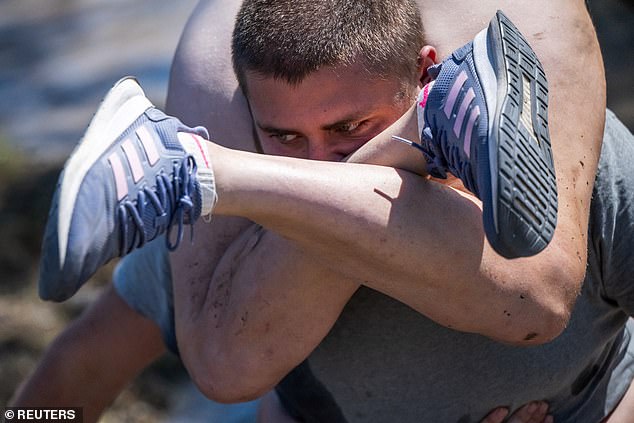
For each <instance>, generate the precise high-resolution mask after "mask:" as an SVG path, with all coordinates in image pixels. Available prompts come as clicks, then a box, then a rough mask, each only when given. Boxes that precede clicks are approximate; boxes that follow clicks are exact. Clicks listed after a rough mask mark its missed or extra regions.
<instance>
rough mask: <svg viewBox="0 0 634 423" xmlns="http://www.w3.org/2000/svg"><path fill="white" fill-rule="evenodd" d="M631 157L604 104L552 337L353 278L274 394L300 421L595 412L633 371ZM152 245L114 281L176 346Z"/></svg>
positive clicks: (565, 417) (633, 149) (583, 415)
mask: <svg viewBox="0 0 634 423" xmlns="http://www.w3.org/2000/svg"><path fill="white" fill-rule="evenodd" d="M631 157H634V137H633V136H632V134H631V133H629V131H628V130H627V129H626V128H625V127H624V126H623V125H622V124H621V123H620V122H619V121H618V120H617V119H616V118H615V117H614V115H613V114H612V113H611V112H608V113H607V118H606V132H605V136H604V143H603V149H602V152H601V159H600V164H599V170H598V173H597V179H596V183H595V188H594V196H593V200H592V204H591V214H590V224H589V229H588V232H589V237H588V270H587V274H586V278H585V281H584V284H583V288H582V292H581V295H580V296H579V298H578V301H577V303H576V305H575V308H574V310H573V313H572V317H571V320H570V323H569V325H568V328H567V329H566V330H565V331H564V332H563V333H562V335H561V336H559V337H558V338H557V339H555V340H554V341H552V342H550V343H548V344H546V345H542V346H537V347H512V346H508V345H503V344H500V343H497V342H494V341H492V340H490V339H488V338H485V337H483V336H480V335H475V334H466V333H461V332H456V331H453V330H450V329H447V328H445V327H443V326H440V325H438V324H436V323H434V322H433V321H431V320H429V319H427V318H426V317H425V316H423V315H421V314H419V313H417V312H415V311H413V310H412V309H410V308H409V307H407V306H406V305H404V304H402V303H400V302H398V301H396V300H393V299H391V298H389V297H387V296H385V295H382V294H380V293H378V292H376V291H373V290H371V289H369V288H361V289H359V291H358V292H357V293H356V294H355V295H354V296H353V298H352V299H351V301H350V302H349V303H348V305H347V306H346V307H345V309H344V311H343V313H342V315H341V316H340V318H339V320H338V321H337V323H336V324H335V326H334V327H333V329H332V330H331V332H330V333H329V334H328V336H327V337H326V338H325V339H324V340H323V342H322V343H321V344H320V345H319V347H317V349H316V350H315V351H314V352H313V353H312V354H311V355H310V357H309V358H308V360H307V361H306V362H305V363H303V364H302V365H301V366H299V367H298V369H296V370H295V371H293V372H291V374H289V376H288V377H286V378H285V379H284V380H283V381H282V382H281V383H280V385H279V386H278V387H277V391H278V394H279V396H280V397H281V399H282V402H283V404H284V405H285V406H286V407H287V409H288V410H289V412H290V413H291V414H293V415H296V416H298V417H301V418H302V419H303V420H304V421H307V422H319V421H324V422H336V421H349V422H366V421H367V422H390V423H391V422H395V421H398V422H460V423H467V422H479V421H480V420H481V419H482V418H483V417H484V416H485V415H486V414H487V413H488V412H489V411H490V410H491V409H493V408H495V407H498V406H508V407H511V408H516V407H519V406H521V405H523V404H525V403H527V402H529V401H533V400H540V399H543V400H546V401H548V402H549V403H550V410H551V412H552V414H553V415H554V417H555V421H556V422H558V423H561V422H598V421H600V420H601V419H602V418H603V417H604V416H605V415H606V414H607V413H608V412H609V411H610V410H612V409H613V408H614V406H615V405H616V404H617V403H618V401H619V399H620V398H621V397H622V396H623V394H624V393H625V390H626V389H627V387H628V386H629V384H630V381H631V380H632V378H633V377H634V373H633V372H634V342H630V339H631V336H630V332H631V331H630V330H629V326H631V328H632V330H634V324H628V327H626V323H627V322H628V317H629V316H633V315H634V280H633V279H634V272H632V269H634V254H633V251H632V250H633V249H634V166H632V165H630V164H629V160H630V158H631ZM162 245H164V244H163V243H161V242H158V243H154V244H153V246H152V247H150V248H144V249H142V250H138V251H137V252H136V253H134V254H132V255H130V256H128V257H127V258H126V259H124V260H123V261H122V263H121V264H120V266H119V268H118V269H117V272H116V274H115V286H116V288H117V290H118V292H119V293H120V295H121V296H122V297H123V298H124V299H125V300H126V301H127V302H128V303H129V304H130V305H131V306H132V307H133V308H135V309H136V310H137V311H139V312H140V313H142V314H144V315H146V316H148V317H150V318H152V319H154V321H156V322H157V323H158V324H159V326H160V327H161V329H162V331H163V334H164V337H165V339H166V343H167V344H168V346H170V347H171V348H172V350H175V348H176V343H175V337H174V330H173V309H172V301H171V281H170V274H169V267H168V266H169V265H166V264H165V262H166V260H167V253H166V251H164V250H165V248H164V247H162ZM421 265H425V263H424V262H421ZM148 267H152V268H153V269H154V270H148ZM148 274H150V275H151V278H148V276H147V275H148ZM138 275H146V276H144V277H142V278H139V277H137V276H138ZM151 279H155V282H153V283H148V282H149V281H150V280H151ZM157 282H158V283H157ZM474 318H476V317H474ZM628 349H629V350H628Z"/></svg>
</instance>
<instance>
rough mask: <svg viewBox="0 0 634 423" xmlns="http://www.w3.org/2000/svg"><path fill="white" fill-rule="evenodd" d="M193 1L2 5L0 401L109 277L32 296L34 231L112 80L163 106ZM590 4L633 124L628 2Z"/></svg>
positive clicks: (121, 411)
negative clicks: (45, 299)
mask: <svg viewBox="0 0 634 423" xmlns="http://www.w3.org/2000/svg"><path fill="white" fill-rule="evenodd" d="M195 3H196V1H195V0H184V1H170V0H107V1H106V0H0V382H1V383H0V406H3V405H4V404H6V403H7V401H8V399H9V398H10V396H11V395H12V394H13V392H14V390H15V388H16V386H17V384H18V383H19V382H20V381H21V380H23V379H24V378H25V376H26V375H27V374H28V373H29V372H30V371H31V370H32V368H33V366H34V365H35V363H36V361H37V359H38V357H39V356H40V355H41V353H42V352H43V350H44V348H45V347H46V345H47V344H48V343H49V342H50V341H51V339H53V338H54V337H55V335H56V334H57V333H59V331H60V330H61V329H62V328H63V327H64V326H65V325H66V324H67V322H68V321H69V320H70V319H72V318H73V317H75V316H77V315H78V314H79V313H80V312H81V311H82V310H83V308H84V307H85V306H86V304H88V303H90V302H91V301H92V300H93V299H94V297H95V295H96V294H97V293H98V292H99V289H100V286H102V285H103V284H105V283H107V282H108V281H109V278H110V270H111V268H112V266H110V267H109V268H107V269H104V270H103V271H102V272H100V273H99V274H98V275H97V276H96V277H95V278H93V279H94V280H93V281H92V282H91V283H90V284H89V285H88V286H87V287H86V288H84V289H82V290H81V291H80V293H79V294H78V295H77V296H75V297H73V298H72V299H71V300H70V301H68V302H66V303H64V304H49V303H42V302H41V301H39V300H38V298H37V294H36V288H35V280H36V275H37V261H38V254H39V247H40V240H41V234H42V230H43V226H44V222H45V216H46V213H47V211H48V206H49V202H50V198H51V196H52V192H53V189H54V185H55V183H56V179H57V174H58V173H59V169H60V168H61V165H62V163H63V160H64V159H65V157H66V156H67V155H68V154H69V152H70V151H71V149H72V148H73V146H74V145H75V143H76V142H77V140H78V139H79V137H80V136H81V133H82V131H83V130H84V129H85V127H86V125H87V123H88V121H89V120H90V117H91V115H92V113H94V111H95V110H96V108H97V106H98V104H99V101H100V99H101V97H102V96H103V95H104V93H105V92H106V91H107V90H108V89H109V88H110V86H111V85H112V84H113V83H114V82H115V81H116V80H117V79H119V78H120V77H121V76H124V75H128V74H130V75H135V76H137V77H138V78H139V80H140V82H141V84H142V85H143V87H144V88H145V90H146V92H147V93H148V96H149V97H150V98H151V100H152V101H153V102H154V103H155V104H157V105H158V106H161V105H162V104H164V99H165V93H166V89H167V78H168V73H169V65H170V60H171V57H172V54H173V52H174V49H175V47H176V43H177V42H178V37H179V35H180V31H181V29H182V27H183V25H184V23H185V21H186V19H187V17H188V15H189V13H191V11H192V9H193V7H194V5H195ZM590 7H591V12H592V14H593V18H594V20H595V24H596V26H597V31H598V33H599V40H600V42H601V44H602V48H603V54H604V62H605V65H606V73H607V79H608V105H609V107H611V108H612V109H613V110H614V111H615V112H616V114H617V115H618V116H619V117H620V118H621V119H622V120H623V121H624V122H625V123H626V125H627V126H628V127H629V128H630V130H632V129H633V128H634V78H633V73H634V5H633V4H632V1H624V0H593V1H590ZM562 54H571V52H562ZM580 71H583V70H582V69H581V70H580ZM588 94H589V95H592V93H588ZM184 386H185V385H184V375H183V371H182V368H181V367H180V365H179V364H178V363H177V361H176V360H175V359H174V358H173V357H166V358H165V359H163V360H161V361H159V362H158V363H157V364H156V365H155V366H153V367H151V368H150V369H148V370H147V371H146V372H144V373H143V374H142V375H141V377H139V378H138V379H137V381H135V382H134V384H133V385H132V386H130V387H129V388H128V389H127V390H126V391H125V392H124V393H122V395H121V396H120V397H119V399H118V400H117V402H116V403H115V405H114V406H113V407H112V408H111V409H110V410H109V411H108V413H106V415H105V416H104V417H103V419H102V420H103V421H113V422H114V421H116V422H119V421H134V422H138V421H157V420H164V419H169V416H170V409H172V408H173V407H174V406H175V401H177V398H179V395H178V392H181V395H180V396H182V392H186V391H184V389H186V388H184ZM174 393H177V394H176V395H173V394H174ZM175 398H176V399H175Z"/></svg>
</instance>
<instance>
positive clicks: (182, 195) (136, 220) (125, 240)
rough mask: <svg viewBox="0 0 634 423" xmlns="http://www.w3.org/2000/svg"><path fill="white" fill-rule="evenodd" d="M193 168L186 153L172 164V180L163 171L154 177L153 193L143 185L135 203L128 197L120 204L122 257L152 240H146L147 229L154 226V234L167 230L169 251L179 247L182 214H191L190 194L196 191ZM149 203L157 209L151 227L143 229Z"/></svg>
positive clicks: (193, 161)
mask: <svg viewBox="0 0 634 423" xmlns="http://www.w3.org/2000/svg"><path fill="white" fill-rule="evenodd" d="M196 171H197V166H196V161H195V160H194V158H193V157H192V156H186V157H184V158H183V159H182V160H181V162H180V163H174V167H173V169H172V175H173V179H172V180H170V177H169V176H168V175H166V174H164V173H161V174H159V175H157V176H156V192H154V191H153V190H152V189H150V188H149V187H145V188H143V190H141V191H139V194H138V195H137V199H136V202H132V201H130V200H127V201H124V202H122V203H121V204H120V205H119V209H118V217H119V221H120V222H121V245H120V251H121V255H122V256H123V255H125V254H128V253H129V252H130V251H132V250H134V249H135V248H140V247H142V246H143V245H145V243H146V242H148V241H151V239H147V238H148V232H147V229H155V230H156V232H155V233H156V234H161V233H163V232H166V233H167V236H166V237H165V239H166V243H167V248H168V249H169V250H170V251H174V250H175V249H176V248H178V245H179V244H180V242H181V241H182V239H183V226H184V225H185V216H187V215H188V214H190V213H191V212H192V210H193V208H194V202H193V200H192V198H191V195H192V193H193V192H194V190H195V183H194V181H195V175H196ZM192 176H194V177H192ZM157 193H158V194H157ZM150 204H151V205H152V207H154V209H155V210H156V216H155V217H154V222H153V226H152V228H146V227H145V223H144V221H143V216H144V215H145V208H146V206H147V205H150ZM170 212H171V213H170ZM130 224H132V225H133V228H132V239H129V232H130V227H129V225H130ZM175 224H176V225H177V229H178V231H177V235H176V241H175V242H173V243H172V241H171V232H172V228H173V226H174V225H175ZM189 225H190V226H191V236H192V237H193V230H194V228H193V221H191V222H189Z"/></svg>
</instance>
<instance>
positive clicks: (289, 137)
mask: <svg viewBox="0 0 634 423" xmlns="http://www.w3.org/2000/svg"><path fill="white" fill-rule="evenodd" d="M271 137H273V138H275V139H276V140H278V141H279V142H281V143H282V144H288V143H290V142H293V141H295V140H296V139H297V134H272V135H271Z"/></svg>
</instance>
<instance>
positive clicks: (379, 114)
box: [246, 67, 417, 161]
mask: <svg viewBox="0 0 634 423" xmlns="http://www.w3.org/2000/svg"><path fill="white" fill-rule="evenodd" d="M246 80H247V85H248V92H249V103H250V105H251V112H252V115H253V119H254V122H255V127H256V133H257V136H258V138H259V140H260V144H261V145H262V149H263V151H264V153H266V154H273V155H281V156H289V157H296V158H303V159H313V160H329V161H340V160H342V159H343V158H345V157H346V156H348V155H349V154H350V153H352V152H354V151H355V150H357V149H358V148H359V147H361V146H362V145H363V144H365V143H366V142H367V141H369V140H370V139H371V138H373V137H374V136H375V135H377V134H379V133H380V132H381V131H383V130H384V129H385V128H386V127H388V126H389V125H390V124H392V123H393V122H394V121H396V120H397V119H398V118H399V117H400V116H401V115H403V114H404V113H405V111H406V110H407V109H408V108H409V106H410V105H411V101H413V99H414V98H415V97H414V96H415V95H416V90H417V88H416V86H415V85H414V84H412V86H411V87H410V90H411V91H412V92H410V93H407V94H405V93H403V87H402V84H401V83H400V82H399V81H398V80H396V78H393V79H392V80H389V81H387V80H377V79H370V78H369V77H368V75H367V73H365V72H363V71H362V70H361V68H360V67H358V68H356V67H335V68H324V69H321V70H319V71H317V72H314V73H312V74H311V75H309V76H308V77H307V78H306V79H304V81H302V82H301V83H300V84H299V85H296V86H291V85H289V84H288V83H286V82H285V81H282V80H276V79H273V78H272V77H262V76H261V75H257V74H253V73H247V77H246Z"/></svg>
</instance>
